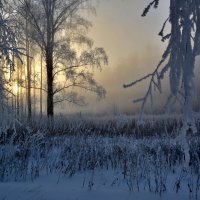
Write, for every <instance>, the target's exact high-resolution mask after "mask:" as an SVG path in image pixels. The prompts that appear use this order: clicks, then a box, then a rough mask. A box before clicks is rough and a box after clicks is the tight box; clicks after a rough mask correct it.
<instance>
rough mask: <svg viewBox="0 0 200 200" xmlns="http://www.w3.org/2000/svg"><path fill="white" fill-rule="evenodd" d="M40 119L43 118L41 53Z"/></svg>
mask: <svg viewBox="0 0 200 200" xmlns="http://www.w3.org/2000/svg"><path fill="white" fill-rule="evenodd" d="M40 67H41V68H40V118H42V85H43V80H42V53H41V66H40Z"/></svg>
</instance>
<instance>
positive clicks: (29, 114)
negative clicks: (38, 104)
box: [26, 17, 32, 121]
mask: <svg viewBox="0 0 200 200" xmlns="http://www.w3.org/2000/svg"><path fill="white" fill-rule="evenodd" d="M26 65H27V66H26V67H27V106H28V121H30V119H31V116H32V109H31V72H30V71H31V70H30V57H29V39H28V17H27V18H26Z"/></svg>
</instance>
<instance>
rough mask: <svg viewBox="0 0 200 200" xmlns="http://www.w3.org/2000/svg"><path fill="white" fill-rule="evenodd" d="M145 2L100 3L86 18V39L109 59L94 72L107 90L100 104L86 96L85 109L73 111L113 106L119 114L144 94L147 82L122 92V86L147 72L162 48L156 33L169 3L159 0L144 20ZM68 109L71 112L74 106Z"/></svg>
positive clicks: (112, 0) (103, 0)
mask: <svg viewBox="0 0 200 200" xmlns="http://www.w3.org/2000/svg"><path fill="white" fill-rule="evenodd" d="M149 2H150V1H149V0H100V1H99V3H98V5H97V8H96V11H97V15H96V16H94V15H91V14H89V15H88V16H87V17H88V18H89V19H90V20H91V22H92V24H93V27H92V29H91V30H90V32H89V36H90V37H91V38H93V40H94V42H95V46H98V47H104V49H105V50H106V52H107V54H108V57H109V65H108V66H106V67H104V68H103V70H102V71H101V72H96V73H95V77H96V79H97V80H98V81H99V82H100V83H101V84H102V85H103V86H104V87H105V89H106V90H107V97H106V99H104V100H102V101H101V102H97V101H96V98H95V97H90V98H89V99H90V105H89V106H87V107H86V108H77V109H75V110H77V111H79V110H81V111H83V112H84V111H86V112H87V111H88V112H99V111H100V112H103V111H109V110H110V111H111V112H112V110H113V109H114V108H116V107H117V109H119V110H120V111H124V110H134V109H135V105H133V103H132V101H133V99H135V98H137V97H140V95H142V93H143V92H145V90H144V88H145V86H147V83H143V84H142V85H138V86H137V87H135V88H130V89H126V90H125V89H123V88H122V85H123V84H124V83H127V82H129V81H133V80H135V79H137V78H139V77H140V76H142V75H145V73H147V72H150V71H151V70H152V69H153V68H154V67H155V65H156V64H157V63H158V62H159V59H160V58H161V55H162V52H163V50H164V48H165V46H166V44H164V43H162V42H161V41H160V38H159V36H158V32H159V31H160V29H161V27H162V24H163V22H164V21H165V19H166V18H167V17H168V12H169V0H161V1H160V5H159V8H158V9H152V10H151V11H150V13H149V14H148V16H147V17H141V13H142V11H143V9H144V8H145V6H146V5H147V4H148V3H149ZM88 96H90V95H89V94H88ZM70 110H71V111H73V110H74V107H70Z"/></svg>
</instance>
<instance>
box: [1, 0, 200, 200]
mask: <svg viewBox="0 0 200 200" xmlns="http://www.w3.org/2000/svg"><path fill="white" fill-rule="evenodd" d="M119 1H120V0H119ZM120 2H121V4H120V5H122V4H125V3H127V5H129V4H128V2H129V3H130V1H129V0H124V1H120ZM138 2H139V1H135V4H137V5H140V4H141V5H142V8H143V10H141V11H140V15H141V16H138V17H140V18H141V19H143V20H144V21H145V20H147V19H148V18H149V16H150V17H151V14H152V13H156V12H158V11H159V9H164V10H165V11H167V13H168V14H167V16H166V19H165V20H164V21H162V25H161V27H160V31H159V32H158V35H157V36H156V35H155V37H159V38H160V40H161V41H160V43H162V44H164V51H162V52H161V57H157V63H156V65H155V66H151V67H153V68H148V69H147V67H148V66H147V67H146V68H145V72H143V69H142V70H141V71H142V76H139V77H137V78H135V76H134V74H133V79H132V80H130V79H129V78H127V79H124V80H123V84H121V87H119V88H118V85H117V86H116V87H115V88H114V89H113V90H115V91H118V93H117V94H118V95H119V96H122V97H123V94H121V93H120V91H121V89H123V91H124V92H129V91H130V90H131V89H134V88H135V87H138V86H139V87H140V88H139V94H140V95H139V97H138V95H136V93H134V92H132V93H131V94H132V96H131V98H132V99H131V98H130V99H129V98H128V99H126V100H127V101H130V102H131V101H133V108H132V107H130V108H128V109H131V110H133V111H132V112H129V113H128V114H127V112H119V111H118V106H120V105H117V104H113V105H112V106H113V107H112V106H111V105H109V106H107V107H106V108H107V110H112V112H109V111H107V112H102V113H101V112H99V113H98V112H97V113H95V112H82V111H80V112H70V106H73V107H74V108H76V110H79V109H80V108H85V107H87V106H88V105H89V103H90V101H91V99H92V98H91V95H95V97H96V104H95V105H97V106H94V105H93V107H98V104H99V102H100V101H101V100H102V101H103V100H104V99H106V98H108V97H107V95H108V96H109V92H110V91H109V90H108V91H107V87H108V85H106V84H105V83H102V82H101V81H99V80H100V78H99V77H98V76H97V75H96V74H97V72H98V74H102V73H103V71H104V69H105V68H108V67H110V66H109V62H110V61H109V57H110V56H109V53H107V50H106V48H104V47H103V46H101V45H100V47H99V46H98V45H99V43H98V42H97V43H98V45H96V42H95V39H93V38H92V37H90V36H91V35H90V34H89V33H90V31H91V30H92V29H93V26H95V24H93V23H92V20H89V19H88V15H93V16H94V15H95V13H96V11H97V10H98V6H99V5H102V4H103V0H102V1H97V0H0V200H18V199H20V200H27V199H30V200H57V199H58V200H64V199H65V200H90V199H96V200H103V199H104V200H108V199H116V200H125V199H128V200H129V199H130V200H131V199H138V200H147V199H148V200H151V199H153V200H155V199H158V200H165V199H166V200H167V199H169V198H171V199H176V200H179V199H180V200H189V199H191V200H193V199H194V200H198V199H200V138H199V133H200V115H199V109H198V108H199V107H200V104H199V96H198V90H199V83H198V73H197V72H198V70H199V64H200V63H199V60H198V59H199V55H200V1H199V0H168V4H167V5H168V7H167V6H166V4H162V3H163V2H165V3H166V0H151V1H150V0H148V1H146V2H143V1H141V2H140V3H138ZM104 3H105V2H104ZM115 4H116V5H117V2H115V1H114V0H110V5H113V12H114V9H117V6H116V7H115ZM105 5H106V4H105ZM163 5H164V6H163ZM129 7H130V5H129ZM104 9H105V7H104ZM131 9H133V12H135V10H134V8H131ZM102 10H103V9H102ZM102 10H101V11H102ZM105 12H106V11H105ZM110 13H112V11H110ZM161 13H162V12H161ZM97 14H98V13H97ZM126 14H127V15H129V14H128V13H126ZM130 16H131V15H130ZM164 17H165V16H164ZM157 18H158V17H157ZM130 20H134V19H130ZM136 21H137V20H136ZM143 23H144V22H143ZM103 24H106V22H103ZM113 24H114V21H113ZM121 25H122V23H121ZM105 26H106V25H105ZM110 26H111V25H110ZM118 26H119V27H118V28H119V29H122V31H123V28H121V27H120V20H119V25H118ZM149 26H151V25H149ZM134 28H135V27H134ZM139 28H140V26H138V27H137V29H139ZM102 29H105V30H106V28H104V27H100V31H102ZM146 29H147V30H146V32H148V27H147V26H146ZM97 30H99V29H97ZM100 31H99V32H100ZM108 32H109V31H108ZM139 32H140V30H139ZM99 34H100V35H102V34H103V31H102V33H99ZM116 35H117V33H115V32H114V31H113V33H112V37H113V38H115V37H116ZM126 35H127V37H128V33H127V32H126V30H124V37H122V38H121V40H122V43H123V42H124V43H125V42H126ZM149 35H150V33H149ZM149 35H148V34H145V38H147V40H148V37H149V40H151V39H150V36H149ZM104 37H105V38H106V37H107V35H103V38H104ZM141 38H142V30H141ZM140 43H144V41H140ZM112 45H113V51H114V43H112V42H111V46H112ZM120 51H123V50H121V49H120ZM124 51H125V50H124ZM126 51H129V49H128V47H127V49H126ZM130 51H131V50H130ZM138 52H139V50H138ZM150 55H151V54H150ZM142 56H143V57H142V58H143V59H144V60H145V59H147V58H146V57H147V56H146V55H142ZM145 56H146V57H145ZM122 67H123V65H122ZM130 67H131V68H132V69H133V73H134V72H135V71H137V69H138V68H137V67H138V66H129V68H130ZM151 69H153V70H151ZM117 70H119V69H118V68H116V71H117ZM120 70H121V69H120ZM122 70H123V69H122ZM134 70H135V71H134ZM146 71H147V73H146ZM120 72H121V71H120ZM123 73H124V74H126V73H127V77H130V74H128V73H129V72H128V70H127V71H126V68H125V67H124V71H123ZM111 74H112V75H111V76H112V77H109V78H108V79H109V81H110V82H112V80H115V81H116V80H118V77H117V75H116V72H115V71H114V70H113V71H111ZM99 76H100V75H99ZM102 76H105V73H104V74H103V75H102ZM107 76H110V74H108V75H107ZM128 79H129V80H128ZM102 80H103V79H102ZM105 82H106V81H105ZM110 82H108V81H107V83H108V84H109V83H110ZM114 83H115V82H114ZM119 85H120V83H119ZM168 87H169V88H168ZM166 88H168V91H166ZM132 91H134V90H132ZM158 94H159V95H161V96H162V100H161V98H160V99H159V97H158ZM112 98H113V99H114V100H116V97H112ZM120 98H121V97H120ZM123 98H127V97H126V96H124V97H123ZM163 99H164V100H163ZM114 100H113V102H114ZM159 100H160V101H164V103H163V102H162V108H160V107H159V109H158V104H159V103H158V102H159ZM103 102H105V101H103ZM125 102H126V101H125ZM123 103H124V102H123ZM124 104H126V103H124ZM135 104H136V105H137V106H138V107H137V109H135V107H134V105H135ZM99 105H100V104H99ZM99 107H100V106H99ZM93 109H94V108H93ZM95 109H96V110H98V108H95ZM134 109H135V110H134ZM60 110H61V111H60ZM80 110H81V109H80ZM83 110H84V109H83Z"/></svg>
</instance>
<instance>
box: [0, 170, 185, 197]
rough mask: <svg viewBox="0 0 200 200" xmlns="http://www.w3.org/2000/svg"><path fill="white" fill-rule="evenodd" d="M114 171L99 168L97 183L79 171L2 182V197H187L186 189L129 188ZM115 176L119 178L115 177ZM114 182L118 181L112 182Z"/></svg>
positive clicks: (0, 188) (0, 187)
mask: <svg viewBox="0 0 200 200" xmlns="http://www.w3.org/2000/svg"><path fill="white" fill-rule="evenodd" d="M111 174H112V172H103V171H101V172H98V174H97V175H96V178H95V181H94V186H93V188H92V189H91V190H90V189H89V188H88V186H87V184H88V182H89V180H90V173H89V172H88V173H82V174H77V175H75V176H73V177H71V178H69V177H60V178H59V175H51V176H47V175H43V176H41V177H40V178H38V179H37V180H35V181H33V182H31V181H28V182H9V183H0V199H1V200H57V199H58V200H110V199H115V200H134V199H137V200H161V199H162V200H169V199H174V200H179V199H180V200H188V198H189V196H188V193H187V192H184V191H182V192H180V193H178V194H177V193H176V192H175V191H173V188H171V189H172V190H171V191H169V192H167V193H164V194H162V196H159V194H155V193H150V192H147V191H141V192H137V191H132V192H130V191H129V190H128V188H127V186H125V184H124V183H123V182H121V181H115V182H114V180H113V177H112V178H111ZM115 180H116V179H115ZM113 183H115V184H113Z"/></svg>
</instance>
